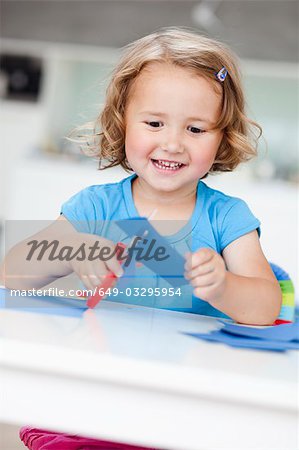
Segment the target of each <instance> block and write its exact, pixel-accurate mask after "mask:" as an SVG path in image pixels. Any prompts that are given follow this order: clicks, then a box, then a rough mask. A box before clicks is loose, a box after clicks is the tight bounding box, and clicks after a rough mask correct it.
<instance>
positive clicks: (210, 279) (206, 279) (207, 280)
mask: <svg viewBox="0 0 299 450" xmlns="http://www.w3.org/2000/svg"><path fill="white" fill-rule="evenodd" d="M215 282H216V279H215V274H214V273H213V272H211V273H209V274H207V275H202V276H200V277H195V278H193V279H192V280H190V284H191V285H192V286H193V287H194V288H196V287H208V286H212V285H213V284H215Z"/></svg>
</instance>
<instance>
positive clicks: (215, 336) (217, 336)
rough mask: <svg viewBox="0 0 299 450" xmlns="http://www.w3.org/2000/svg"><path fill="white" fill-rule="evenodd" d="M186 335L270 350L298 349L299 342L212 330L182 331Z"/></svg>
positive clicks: (238, 346)
mask: <svg viewBox="0 0 299 450" xmlns="http://www.w3.org/2000/svg"><path fill="white" fill-rule="evenodd" d="M184 334H186V335H188V336H192V337H194V338H197V339H203V340H205V341H211V342H218V343H221V344H227V345H229V346H232V347H237V348H249V349H250V348H251V349H255V350H272V351H278V352H282V351H286V350H295V349H299V342H288V341H281V342H279V341H272V340H262V339H255V338H250V337H241V336H235V335H230V334H228V333H223V332H222V331H213V332H212V333H209V334H202V333H184Z"/></svg>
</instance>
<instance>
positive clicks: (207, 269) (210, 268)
mask: <svg viewBox="0 0 299 450" xmlns="http://www.w3.org/2000/svg"><path fill="white" fill-rule="evenodd" d="M214 271H215V266H214V264H213V261H212V259H211V260H210V261H208V262H207V263H205V264H201V265H200V266H197V267H195V268H194V269H192V270H189V271H188V272H185V278H186V279H187V280H192V279H193V278H195V277H199V276H202V275H206V274H209V273H211V272H214Z"/></svg>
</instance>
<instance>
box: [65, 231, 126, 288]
mask: <svg viewBox="0 0 299 450" xmlns="http://www.w3.org/2000/svg"><path fill="white" fill-rule="evenodd" d="M68 241H71V245H72V247H73V248H74V250H76V249H79V248H80V246H81V245H83V244H84V248H85V252H86V255H85V257H84V258H82V261H81V260H80V259H81V258H74V259H72V260H71V261H68V262H67V264H68V267H69V269H71V270H72V271H73V272H75V273H76V274H77V275H78V277H79V278H80V279H81V281H82V282H83V284H84V285H85V286H86V288H87V289H91V290H92V289H94V288H96V287H97V286H99V285H100V284H101V283H102V282H103V279H104V278H105V276H106V275H107V274H108V272H110V271H111V272H113V273H114V274H115V275H116V276H117V277H120V276H122V275H123V269H122V268H121V265H120V263H119V261H118V260H117V257H116V254H115V247H116V244H115V243H114V242H112V241H110V240H108V239H105V238H103V237H100V236H96V235H93V234H85V233H74V235H73V236H72V237H71V239H68ZM104 247H105V248H106V249H107V250H106V252H105V255H104V258H99V257H97V255H99V253H100V249H103V248H104ZM91 248H96V249H97V250H96V251H94V252H93V254H91V253H90V251H91V250H90V249H91ZM109 255H111V256H109ZM112 255H113V256H112ZM103 259H105V260H103ZM116 282H117V280H115V281H114V284H115V283H116Z"/></svg>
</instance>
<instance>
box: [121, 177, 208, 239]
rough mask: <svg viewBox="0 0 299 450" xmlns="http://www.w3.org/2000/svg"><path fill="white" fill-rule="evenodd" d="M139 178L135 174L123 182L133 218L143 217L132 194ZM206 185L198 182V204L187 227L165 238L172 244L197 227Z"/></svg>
mask: <svg viewBox="0 0 299 450" xmlns="http://www.w3.org/2000/svg"><path fill="white" fill-rule="evenodd" d="M135 178H137V175H136V174H133V175H131V176H129V177H127V178H125V179H124V180H123V195H124V200H125V204H126V208H127V212H128V216H129V217H131V218H134V217H141V216H140V214H139V213H138V211H137V209H136V206H135V203H134V199H133V193H132V181H133V180H134V179H135ZM204 186H205V185H204V183H202V181H200V180H199V181H198V184H197V190H196V202H195V207H194V209H193V212H192V215H191V217H190V219H189V220H188V222H187V223H186V225H184V226H183V227H182V228H181V229H180V230H179V231H178V232H177V233H175V234H171V235H168V236H164V237H165V238H166V239H167V240H168V241H169V242H170V243H173V244H174V243H176V242H178V241H181V240H183V239H186V238H187V237H188V236H190V235H191V234H192V231H193V229H194V228H195V227H196V225H197V223H198V221H199V219H200V216H201V213H202V209H203V204H204V198H203V197H204Z"/></svg>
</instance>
